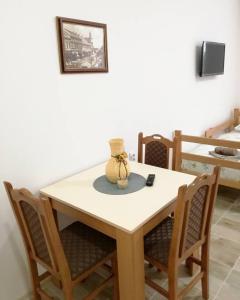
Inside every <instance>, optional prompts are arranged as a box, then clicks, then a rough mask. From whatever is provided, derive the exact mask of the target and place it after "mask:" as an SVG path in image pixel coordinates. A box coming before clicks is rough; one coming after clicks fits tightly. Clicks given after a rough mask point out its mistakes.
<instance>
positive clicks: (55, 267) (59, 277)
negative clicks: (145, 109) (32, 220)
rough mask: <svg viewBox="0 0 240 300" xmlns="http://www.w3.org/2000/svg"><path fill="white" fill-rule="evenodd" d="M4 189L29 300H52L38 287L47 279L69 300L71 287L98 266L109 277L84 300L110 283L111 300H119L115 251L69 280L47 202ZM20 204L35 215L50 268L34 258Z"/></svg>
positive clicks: (7, 185) (86, 299)
mask: <svg viewBox="0 0 240 300" xmlns="http://www.w3.org/2000/svg"><path fill="white" fill-rule="evenodd" d="M4 186H5V189H6V192H7V194H8V197H9V200H10V203H11V206H12V209H13V211H14V214H15V217H16V220H17V223H18V225H19V227H20V231H21V234H22V237H23V241H24V245H25V249H26V253H27V258H28V262H29V268H30V272H31V281H32V287H33V298H34V299H35V300H41V299H44V300H51V299H53V298H52V297H50V296H49V295H47V294H46V292H45V291H44V290H43V289H42V288H41V285H40V284H41V282H42V281H43V280H44V279H46V278H47V277H50V276H51V277H52V278H53V279H55V281H56V282H57V283H59V284H58V286H59V287H60V288H62V290H63V293H64V299H66V300H72V299H73V287H74V286H75V285H76V284H78V283H79V282H81V281H84V280H85V279H86V278H87V277H88V276H89V275H91V274H92V273H93V272H94V271H95V270H96V269H97V268H99V267H101V266H102V267H104V268H107V269H108V271H110V275H109V277H108V278H106V279H105V280H104V281H103V282H102V283H101V284H100V285H99V286H98V287H97V288H96V289H95V290H93V291H92V292H91V293H90V294H89V295H87V296H86V297H85V298H84V300H91V299H94V298H95V297H96V296H97V295H98V294H99V293H100V292H101V291H102V290H103V289H104V288H105V287H106V286H107V285H108V284H109V283H110V282H111V281H112V280H114V292H113V295H114V296H113V299H116V300H117V299H119V294H118V276H117V273H118V270H117V259H116V251H114V252H113V253H112V254H110V255H108V256H107V257H105V258H104V259H102V260H101V261H100V262H98V263H97V264H96V265H94V266H93V267H91V268H90V269H88V270H87V271H85V272H83V273H82V274H80V275H79V276H77V277H76V278H73V279H72V277H71V272H70V269H69V265H68V262H67V259H66V256H65V253H64V250H63V247H62V243H61V240H60V236H59V233H58V229H57V225H56V222H55V218H54V214H53V210H52V206H51V203H50V200H49V199H47V198H46V199H45V198H36V197H34V196H33V195H32V194H31V192H29V191H28V190H27V189H19V190H17V189H13V187H12V185H11V184H10V183H9V182H4ZM20 202H25V203H27V204H29V205H30V206H31V207H32V208H33V209H34V210H35V212H36V213H37V215H38V218H39V221H40V224H41V229H42V232H43V235H44V239H45V242H46V245H47V250H48V253H49V257H50V260H51V264H50V265H48V264H47V263H46V262H44V261H43V260H42V259H41V258H40V257H38V255H37V253H36V251H35V247H34V244H33V242H32V238H31V234H30V231H29V229H28V224H27V221H26V219H25V217H24V214H23V211H22V208H21V205H20ZM109 260H111V263H112V268H110V267H107V266H108V265H107V264H106V263H107V262H108V261H109ZM37 264H39V265H41V266H42V267H43V268H44V269H45V270H47V271H46V272H45V273H43V274H42V275H39V274H38V268H37Z"/></svg>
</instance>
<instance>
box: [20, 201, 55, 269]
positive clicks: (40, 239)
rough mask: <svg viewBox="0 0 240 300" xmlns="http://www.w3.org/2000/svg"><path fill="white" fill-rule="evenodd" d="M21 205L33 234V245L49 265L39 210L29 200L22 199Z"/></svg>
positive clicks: (38, 254) (37, 253) (38, 255)
mask: <svg viewBox="0 0 240 300" xmlns="http://www.w3.org/2000/svg"><path fill="white" fill-rule="evenodd" d="M20 205H21V208H22V212H23V215H24V218H25V221H26V223H27V226H28V230H29V232H30V235H31V239H32V243H33V247H34V249H35V252H36V255H37V257H39V258H41V259H42V260H43V261H44V262H45V263H46V264H47V265H49V266H51V260H50V256H49V253H48V249H47V244H46V242H45V238H44V235H43V231H42V227H41V223H40V220H39V217H38V214H37V212H36V211H35V209H34V208H33V207H32V206H31V205H29V204H28V203H27V202H24V201H21V202H20Z"/></svg>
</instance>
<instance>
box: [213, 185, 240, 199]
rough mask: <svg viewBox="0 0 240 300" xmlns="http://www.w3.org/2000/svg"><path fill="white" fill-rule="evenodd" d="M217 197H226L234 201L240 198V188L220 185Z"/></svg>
mask: <svg viewBox="0 0 240 300" xmlns="http://www.w3.org/2000/svg"><path fill="white" fill-rule="evenodd" d="M217 198H218V199H224V200H227V201H230V202H232V203H233V202H234V201H236V200H237V199H239V190H236V189H232V188H227V187H223V186H219V189H218V196H217Z"/></svg>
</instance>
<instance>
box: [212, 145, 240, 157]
mask: <svg viewBox="0 0 240 300" xmlns="http://www.w3.org/2000/svg"><path fill="white" fill-rule="evenodd" d="M215 153H217V154H220V155H226V156H236V155H238V151H237V149H232V148H227V147H216V148H215Z"/></svg>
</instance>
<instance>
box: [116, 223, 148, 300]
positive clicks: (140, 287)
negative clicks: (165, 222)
mask: <svg viewBox="0 0 240 300" xmlns="http://www.w3.org/2000/svg"><path fill="white" fill-rule="evenodd" d="M116 239H117V259H118V274H119V292H120V300H144V299H145V295H144V283H145V279H144V248H143V231H142V229H140V230H137V231H135V232H134V233H132V234H131V233H127V232H125V231H122V230H119V229H117V232H116Z"/></svg>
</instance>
